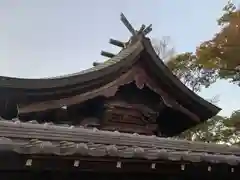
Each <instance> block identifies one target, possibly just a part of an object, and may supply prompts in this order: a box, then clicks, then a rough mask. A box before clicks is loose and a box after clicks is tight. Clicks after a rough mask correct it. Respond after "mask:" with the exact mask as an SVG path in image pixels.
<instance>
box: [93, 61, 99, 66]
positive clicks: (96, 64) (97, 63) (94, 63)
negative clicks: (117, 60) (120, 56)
mask: <svg viewBox="0 0 240 180" xmlns="http://www.w3.org/2000/svg"><path fill="white" fill-rule="evenodd" d="M100 64H101V63H99V62H93V66H98V65H100Z"/></svg>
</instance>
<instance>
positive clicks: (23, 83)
mask: <svg viewBox="0 0 240 180" xmlns="http://www.w3.org/2000/svg"><path fill="white" fill-rule="evenodd" d="M141 48H142V44H141V41H139V42H137V43H135V44H133V45H132V46H129V47H128V48H125V49H123V50H122V51H120V52H119V53H118V54H117V55H116V56H114V57H113V58H110V59H108V60H106V61H105V62H104V63H100V64H99V65H97V66H94V67H92V68H89V69H86V70H82V71H80V72H77V73H72V74H68V75H63V76H57V77H51V78H40V79H24V78H12V77H4V76H0V87H1V88H2V87H7V88H25V89H27V88H29V89H31V88H33V89H38V88H54V87H58V86H59V87H62V86H68V85H73V84H77V83H79V82H80V81H81V79H84V78H85V77H84V76H88V75H90V74H91V76H92V73H93V72H100V71H103V70H104V69H106V68H107V67H110V66H112V65H114V64H116V63H118V62H120V61H123V60H125V58H127V57H129V56H130V55H131V54H132V53H134V52H135V51H136V50H138V49H141ZM84 81H86V80H84Z"/></svg>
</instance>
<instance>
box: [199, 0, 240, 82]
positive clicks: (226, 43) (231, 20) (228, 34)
mask: <svg viewBox="0 0 240 180" xmlns="http://www.w3.org/2000/svg"><path fill="white" fill-rule="evenodd" d="M223 11H224V13H223V15H222V16H221V17H220V18H219V20H218V24H219V26H220V27H221V30H220V32H218V33H216V34H215V36H214V37H213V38H212V39H210V40H208V41H205V42H203V43H202V44H201V45H200V46H199V47H197V50H196V57H197V61H196V63H197V64H200V65H202V66H203V68H205V69H210V70H211V71H214V72H215V73H213V74H217V75H218V78H220V79H227V80H229V81H230V82H232V83H235V84H237V85H239V86H240V41H239V39H240V9H237V8H236V6H235V5H234V4H233V3H231V2H228V4H227V5H226V6H225V7H224V8H223Z"/></svg>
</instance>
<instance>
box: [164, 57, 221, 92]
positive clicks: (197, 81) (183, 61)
mask: <svg viewBox="0 0 240 180" xmlns="http://www.w3.org/2000/svg"><path fill="white" fill-rule="evenodd" d="M166 64H167V66H168V67H169V68H170V69H171V70H172V72H173V73H174V74H175V75H176V76H177V77H178V78H179V79H180V80H181V81H182V82H183V83H184V84H185V85H186V86H188V87H189V88H190V89H191V90H192V91H194V92H197V91H200V89H201V87H202V86H204V87H209V86H210V85H211V84H212V83H214V82H215V81H216V79H217V75H216V73H215V71H211V70H206V69H204V68H203V67H202V65H201V64H198V63H197V58H196V56H195V55H194V54H193V53H183V54H179V55H177V56H175V57H173V58H172V59H170V60H169V61H168V62H167V63H166Z"/></svg>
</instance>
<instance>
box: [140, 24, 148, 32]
mask: <svg viewBox="0 0 240 180" xmlns="http://www.w3.org/2000/svg"><path fill="white" fill-rule="evenodd" d="M145 28H146V26H145V25H144V24H142V26H141V27H140V29H139V32H143V31H144V29H145Z"/></svg>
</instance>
